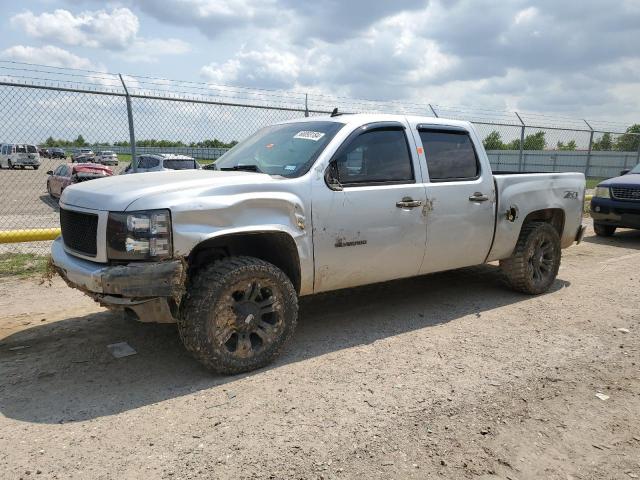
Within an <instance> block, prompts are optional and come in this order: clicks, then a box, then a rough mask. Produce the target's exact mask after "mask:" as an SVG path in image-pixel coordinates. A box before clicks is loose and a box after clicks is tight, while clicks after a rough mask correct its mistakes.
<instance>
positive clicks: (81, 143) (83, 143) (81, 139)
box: [73, 135, 87, 147]
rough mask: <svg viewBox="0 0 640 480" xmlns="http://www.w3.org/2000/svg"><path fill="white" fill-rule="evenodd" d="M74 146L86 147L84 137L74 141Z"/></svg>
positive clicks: (79, 136) (80, 136)
mask: <svg viewBox="0 0 640 480" xmlns="http://www.w3.org/2000/svg"><path fill="white" fill-rule="evenodd" d="M73 144H74V145H75V146H76V147H84V146H86V145H87V142H86V141H85V139H84V137H83V136H82V135H78V137H77V138H76V139H75V140H74V141H73Z"/></svg>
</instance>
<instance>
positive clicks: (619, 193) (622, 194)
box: [611, 186, 640, 201]
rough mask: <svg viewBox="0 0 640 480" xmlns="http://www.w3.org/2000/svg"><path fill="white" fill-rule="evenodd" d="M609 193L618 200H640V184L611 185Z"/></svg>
mask: <svg viewBox="0 0 640 480" xmlns="http://www.w3.org/2000/svg"><path fill="white" fill-rule="evenodd" d="M611 194H612V195H613V197H614V198H617V199H619V200H636V201H640V186H637V187H635V186H633V187H611Z"/></svg>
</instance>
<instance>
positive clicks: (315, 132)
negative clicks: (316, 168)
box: [215, 121, 344, 177]
mask: <svg viewBox="0 0 640 480" xmlns="http://www.w3.org/2000/svg"><path fill="white" fill-rule="evenodd" d="M343 126H344V124H343V123H339V122H326V121H323V122H320V121H318V122H297V123H285V124H282V125H273V126H270V127H266V128H263V129H262V130H259V131H258V132H256V133H254V134H253V135H252V136H251V137H249V138H247V139H246V140H243V141H242V142H240V143H239V144H238V145H236V146H235V147H233V148H232V149H231V150H229V151H228V152H227V153H225V154H224V155H223V156H222V157H220V159H218V161H217V162H216V163H215V165H216V168H217V169H218V170H224V169H234V168H237V167H242V166H247V165H249V166H255V167H256V170H257V171H259V172H263V173H268V174H269V175H282V176H283V177H299V176H300V175H303V174H304V173H306V172H307V170H309V168H310V167H311V164H312V163H313V162H314V161H315V159H316V158H318V155H320V153H321V152H322V150H323V149H324V147H326V146H327V144H328V143H329V142H330V141H331V140H332V139H333V137H334V136H335V134H336V133H338V131H339V130H340V129H341V128H342V127H343Z"/></svg>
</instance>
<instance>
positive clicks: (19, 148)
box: [16, 145, 27, 153]
mask: <svg viewBox="0 0 640 480" xmlns="http://www.w3.org/2000/svg"><path fill="white" fill-rule="evenodd" d="M16 153H27V149H26V147H25V146H24V145H16Z"/></svg>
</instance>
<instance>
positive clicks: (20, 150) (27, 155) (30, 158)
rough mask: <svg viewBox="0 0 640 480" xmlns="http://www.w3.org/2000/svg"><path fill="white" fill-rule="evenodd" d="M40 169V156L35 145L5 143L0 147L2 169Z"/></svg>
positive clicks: (0, 165)
mask: <svg viewBox="0 0 640 480" xmlns="http://www.w3.org/2000/svg"><path fill="white" fill-rule="evenodd" d="M25 167H31V168H33V169H34V170H37V169H38V167H40V155H39V154H38V148H37V147H36V146H35V145H28V144H24V143H19V144H11V143H5V144H3V145H2V147H0V168H9V169H11V168H22V169H24V168H25Z"/></svg>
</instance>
